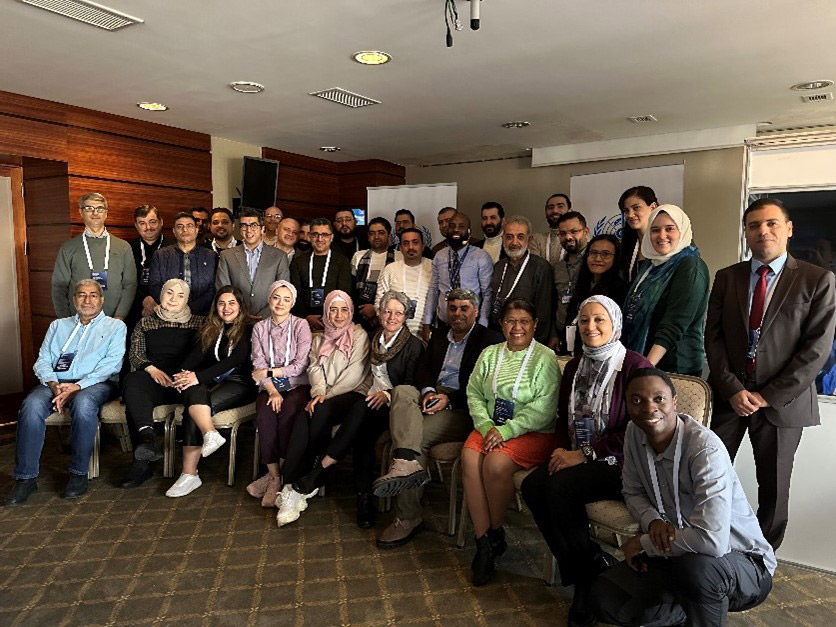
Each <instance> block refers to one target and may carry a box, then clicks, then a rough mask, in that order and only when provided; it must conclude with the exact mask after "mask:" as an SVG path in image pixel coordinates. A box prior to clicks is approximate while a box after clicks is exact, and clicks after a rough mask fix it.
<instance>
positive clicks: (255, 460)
mask: <svg viewBox="0 0 836 627" xmlns="http://www.w3.org/2000/svg"><path fill="white" fill-rule="evenodd" d="M260 446H261V442H260V440H259V437H258V425H256V428H255V444H254V446H253V481H255V480H256V479H258V466H259V462H260V461H261V449H260V448H259V447H260Z"/></svg>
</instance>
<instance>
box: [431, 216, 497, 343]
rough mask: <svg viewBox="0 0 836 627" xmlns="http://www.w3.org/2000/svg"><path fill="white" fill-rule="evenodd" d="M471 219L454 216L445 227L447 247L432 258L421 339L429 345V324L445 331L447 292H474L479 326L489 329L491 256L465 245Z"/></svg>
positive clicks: (468, 235)
mask: <svg viewBox="0 0 836 627" xmlns="http://www.w3.org/2000/svg"><path fill="white" fill-rule="evenodd" d="M469 237H470V218H468V217H467V216H466V215H464V214H463V213H458V212H457V213H456V215H454V216H453V217H452V218H450V222H449V223H448V225H447V248H444V249H442V250H441V251H439V253H438V254H437V255H436V256H435V258H434V259H433V270H432V277H431V279H430V290H429V293H428V294H427V305H426V307H425V309H424V327H423V330H422V333H421V335H422V337H423V339H424V341H425V342H428V341H429V339H430V334H431V325H432V324H433V322H435V327H436V328H437V329H439V330H440V331H441V332H442V333H446V331H447V306H446V298H447V294H449V293H450V290H454V289H456V288H460V287H462V288H464V289H468V290H472V291H473V292H475V294H476V296H477V297H478V298H479V303H478V309H479V324H481V325H483V326H488V316H489V314H490V310H491V279H492V278H493V264H492V263H491V256H490V255H489V254H488V253H486V252H485V251H484V250H482V249H481V248H476V247H475V246H471V245H469V244H468V238H469Z"/></svg>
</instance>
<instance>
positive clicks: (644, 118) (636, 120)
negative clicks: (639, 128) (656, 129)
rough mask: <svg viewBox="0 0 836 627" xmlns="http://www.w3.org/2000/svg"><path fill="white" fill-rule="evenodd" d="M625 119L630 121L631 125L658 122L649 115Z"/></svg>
mask: <svg viewBox="0 0 836 627" xmlns="http://www.w3.org/2000/svg"><path fill="white" fill-rule="evenodd" d="M627 119H628V120H630V121H631V122H632V123H633V124H646V123H648V122H658V121H659V120H657V119H656V118H655V117H653V116H652V115H650V114H648V115H636V116H633V117H631V118H627Z"/></svg>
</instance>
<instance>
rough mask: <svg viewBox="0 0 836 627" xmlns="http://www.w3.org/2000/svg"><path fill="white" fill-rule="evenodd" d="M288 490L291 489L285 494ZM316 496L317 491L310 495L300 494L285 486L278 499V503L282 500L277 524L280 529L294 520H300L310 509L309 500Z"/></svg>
mask: <svg viewBox="0 0 836 627" xmlns="http://www.w3.org/2000/svg"><path fill="white" fill-rule="evenodd" d="M288 488H290V489H289V490H288V491H287V492H285V490H287V489H288ZM314 494H316V490H314V491H313V492H311V493H310V494H300V493H299V492H297V491H296V490H294V489H293V488H292V487H290V486H285V487H284V489H283V490H282V491H281V492H280V493H279V496H278V497H277V498H276V502H277V503H278V502H279V500H280V499H281V504H280V505H279V513H278V514H276V523H278V525H279V527H284V526H285V525H287V524H289V523H292V522H293V521H294V520H299V516H300V515H301V514H302V512H304V511H305V510H306V509H307V508H308V499H309V498H311V497H312V496H313V495H314Z"/></svg>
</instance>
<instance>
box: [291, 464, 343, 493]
mask: <svg viewBox="0 0 836 627" xmlns="http://www.w3.org/2000/svg"><path fill="white" fill-rule="evenodd" d="M335 465H336V464H335ZM333 467H334V465H332V466H328V468H323V467H322V464H321V463H320V461H319V459H317V460H316V462H315V463H314V467H313V469H312V470H311V471H310V472H309V473H308V474H306V475H305V476H304V477H302V478H301V479H299V481H296V482H295V483H294V484H293V489H294V490H296V491H297V492H298V493H299V494H310V493H311V492H316V491H317V490H318V489H319V488H321V487H322V486H324V485H325V484H326V482H327V481H328V476H329V475H330V474H331V472H330V471H331V469H332V468H333Z"/></svg>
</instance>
